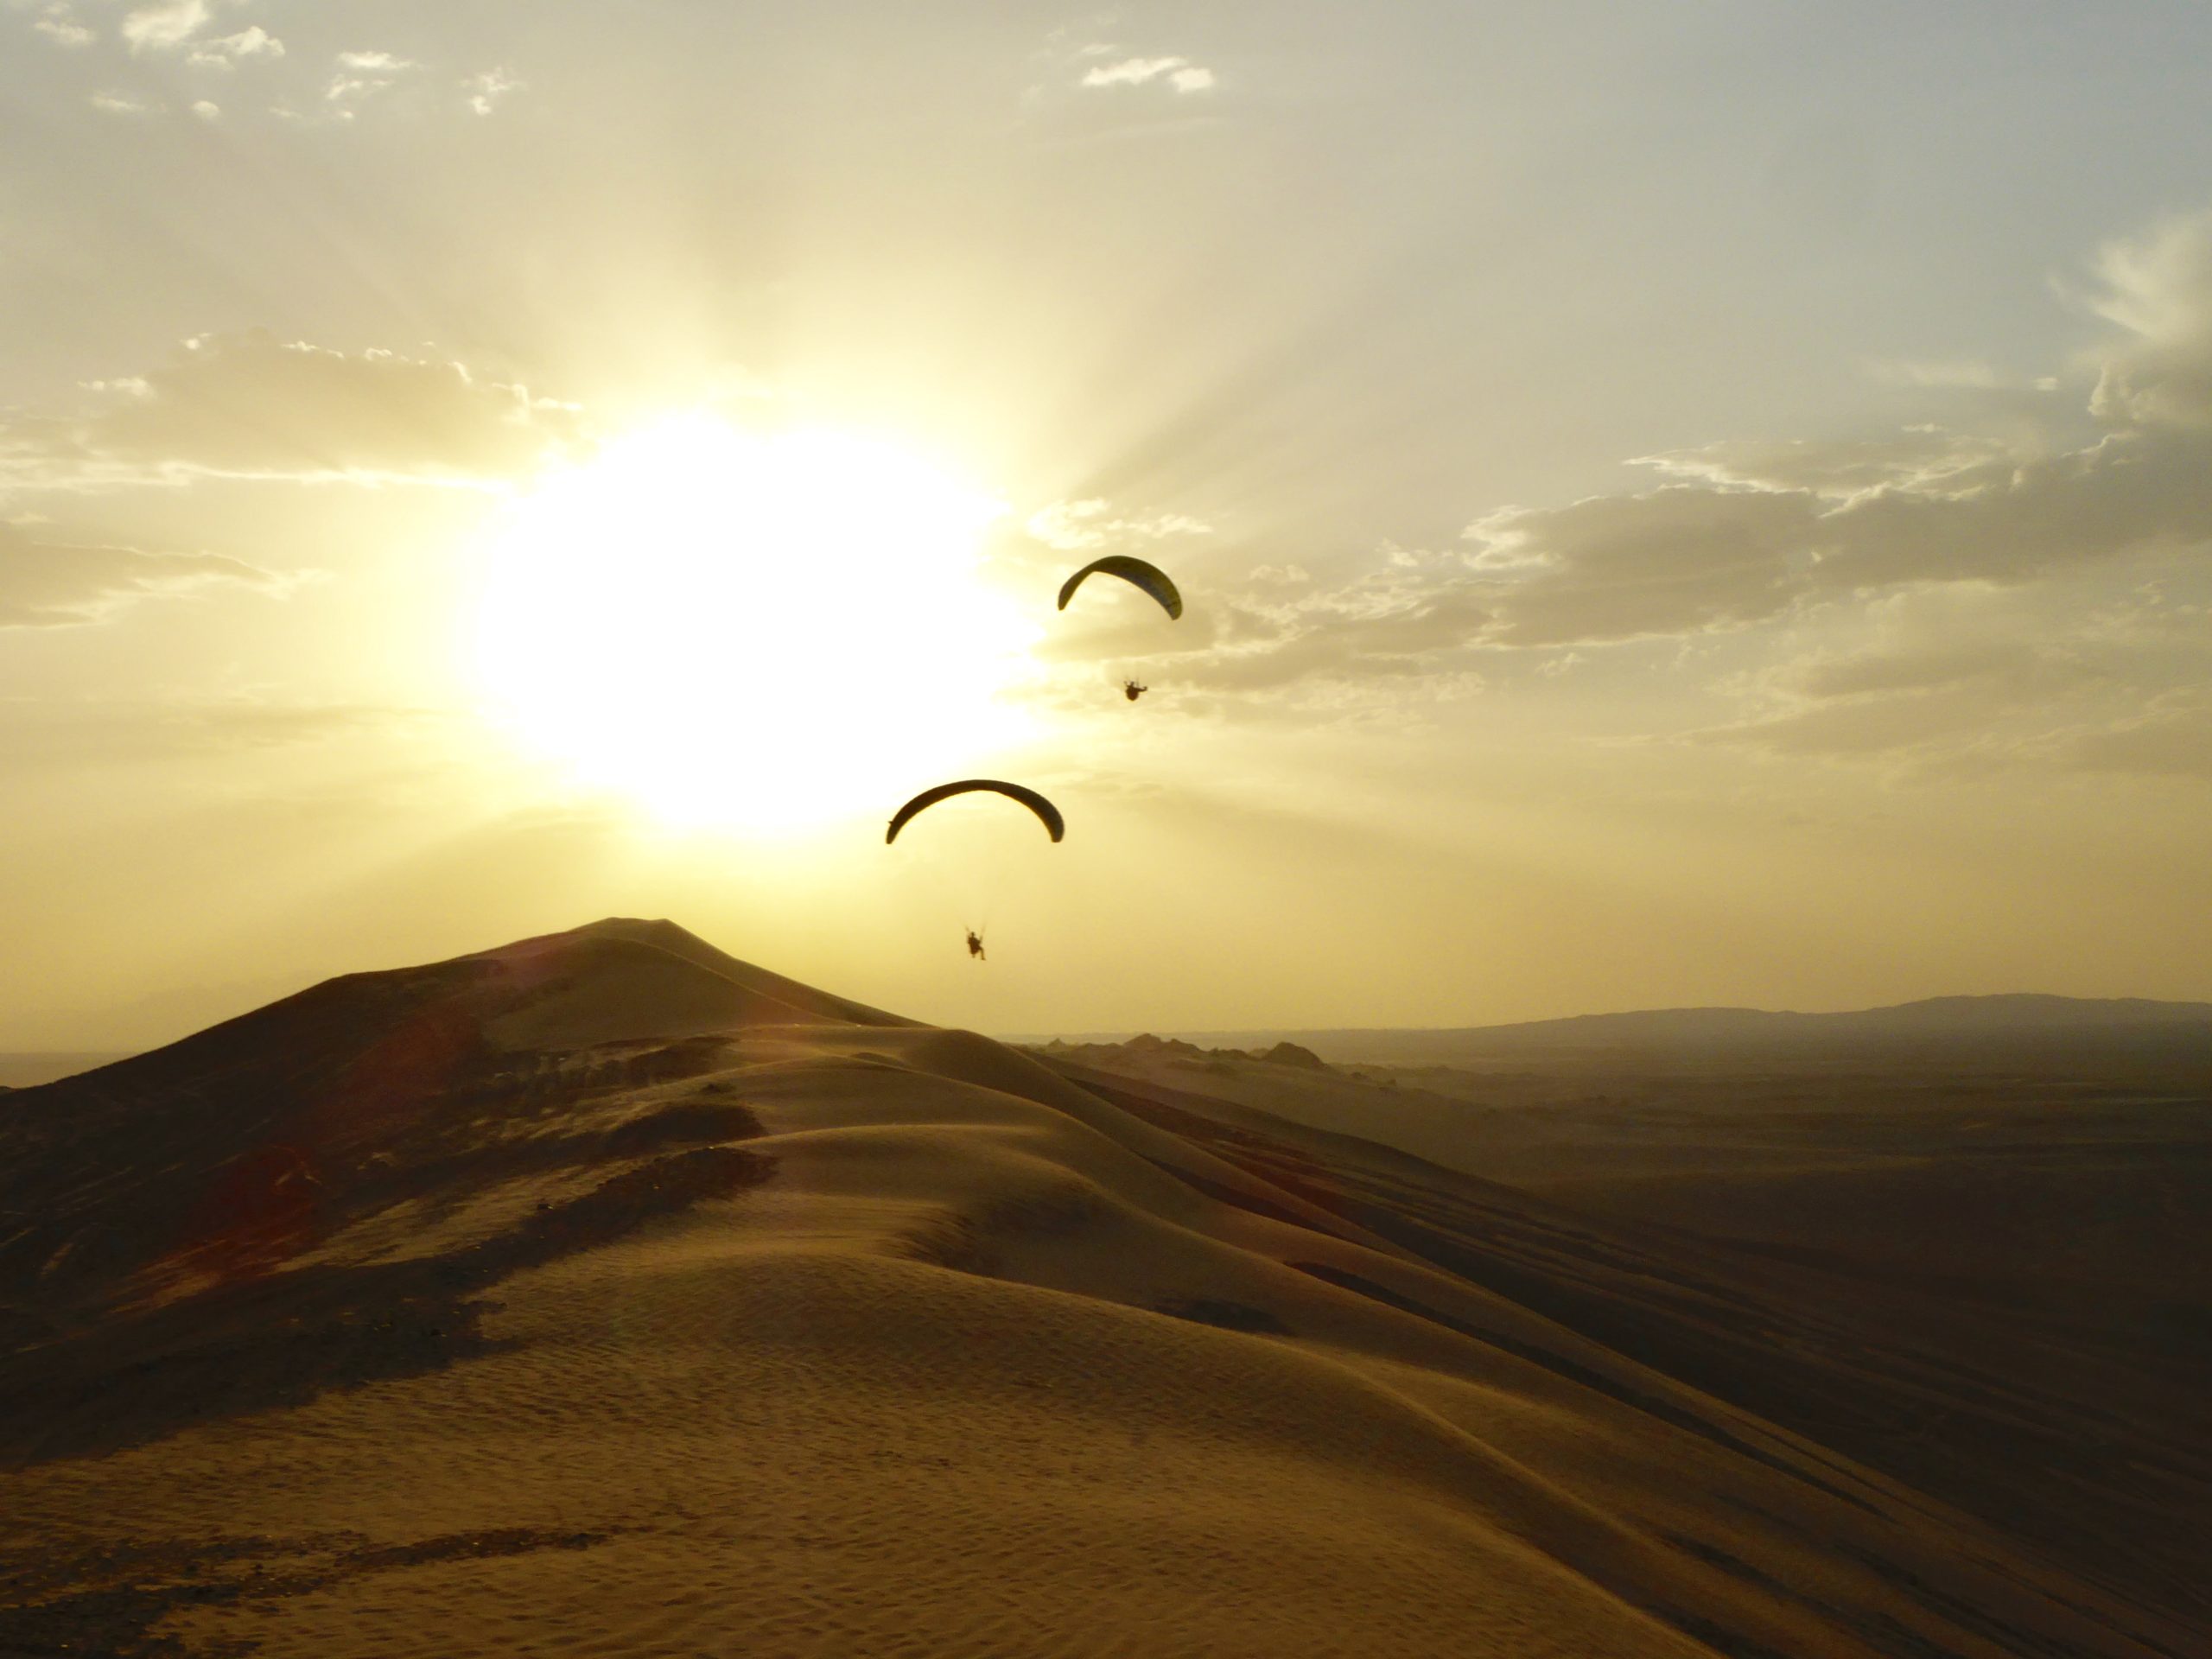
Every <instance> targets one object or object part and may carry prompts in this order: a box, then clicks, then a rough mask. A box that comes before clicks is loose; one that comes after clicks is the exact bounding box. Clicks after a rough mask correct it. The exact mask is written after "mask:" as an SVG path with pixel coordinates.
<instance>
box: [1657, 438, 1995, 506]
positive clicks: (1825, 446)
mask: <svg viewBox="0 0 2212 1659" xmlns="http://www.w3.org/2000/svg"><path fill="white" fill-rule="evenodd" d="M2010 454H2012V450H2011V448H2010V447H2009V446H2008V445H2006V444H2005V443H2003V442H1999V441H1998V440H1996V439H1993V438H1977V437H1972V436H1968V435H1963V434H1960V433H1956V432H1951V431H1948V430H1946V429H1943V428H1942V427H1940V426H1914V427H1907V428H1906V429H1904V431H1902V432H1899V433H1897V434H1896V435H1893V436H1890V437H1886V438H1872V439H1861V440H1828V441H1826V442H1807V441H1805V440H1803V439H1796V438H1785V439H1782V440H1780V441H1765V442H1757V441H1753V442H1740V441H1739V442H1719V443H1708V444H1706V445H1703V446H1702V447H1700V448H1695V449H1675V450H1669V451H1668V452H1665V453H1663V454H1656V455H1640V456H1638V457H1637V460H1636V461H1635V463H1634V464H1635V465H1637V466H1639V467H1652V468H1655V469H1656V470H1657V471H1659V472H1662V473H1664V474H1668V475H1669V476H1670V477H1672V478H1675V479H1688V480H1695V481H1697V482H1700V483H1705V484H1711V485H1716V486H1720V487H1722V488H1724V489H1747V490H1804V491H1808V492H1810V493H1812V494H1815V495H1820V496H1828V497H1833V498H1836V499H1847V498H1849V497H1852V496H1854V495H1861V494H1864V493H1866V492H1867V491H1869V490H1874V489H1880V488H1883V487H1885V486H1891V487H1907V488H1921V489H1928V488H1932V487H1934V486H1937V485H1939V484H1941V483H1942V480H1945V479H1949V478H1956V477H1959V476H1960V475H1961V474H1966V473H1967V472H1969V471H1971V470H1972V469H1973V468H1974V467H1976V466H1978V465H1980V464H1981V463H1983V462H1987V461H2002V460H2005V459H2006V458H2008V457H2009V456H2010Z"/></svg>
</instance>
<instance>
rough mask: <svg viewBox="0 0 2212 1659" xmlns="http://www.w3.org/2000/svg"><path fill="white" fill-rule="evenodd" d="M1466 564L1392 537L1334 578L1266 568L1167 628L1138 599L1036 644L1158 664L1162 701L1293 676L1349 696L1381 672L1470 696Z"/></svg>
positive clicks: (1263, 687)
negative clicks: (1126, 608)
mask: <svg viewBox="0 0 2212 1659" xmlns="http://www.w3.org/2000/svg"><path fill="white" fill-rule="evenodd" d="M1453 569H1460V565H1459V561H1458V560H1457V558H1456V557H1454V556H1451V555H1445V556H1441V557H1439V556H1435V555H1429V554H1421V553H1414V552H1408V551H1407V550H1402V549H1395V548H1393V549H1388V550H1386V563H1384V565H1383V568H1382V569H1379V570H1376V571H1374V572H1372V573H1370V574H1369V575H1365V576H1363V577H1361V578H1359V579H1357V580H1355V581H1352V582H1347V583H1345V584H1344V585H1343V586H1341V587H1338V588H1328V589H1319V588H1315V587H1314V586H1313V584H1312V583H1311V582H1310V581H1306V580H1298V581H1290V580H1286V579H1285V573H1283V572H1281V571H1280V570H1275V569H1264V570H1262V571H1261V572H1255V576H1254V579H1253V580H1252V581H1251V582H1250V583H1249V584H1248V586H1247V588H1246V589H1245V591H1243V593H1241V594H1223V595H1221V596H1219V597H1217V598H1214V599H1212V600H1211V601H1209V602H1207V603H1205V604H1202V605H1197V606H1193V607H1192V609H1191V610H1189V611H1188V612H1186V613H1185V615H1184V617H1183V620H1181V621H1179V622H1178V623H1176V624H1175V625H1174V626H1173V628H1172V629H1170V630H1166V631H1163V629H1162V628H1161V626H1160V623H1159V620H1158V617H1157V615H1156V613H1155V614H1153V615H1149V616H1148V615H1146V614H1145V613H1144V612H1143V609H1142V607H1133V609H1132V612H1131V613H1130V614H1131V615H1132V616H1133V617H1134V619H1135V620H1130V619H1129V617H1128V616H1121V615H1117V614H1116V613H1111V612H1107V613H1091V614H1087V615H1086V616H1085V617H1084V618H1083V619H1081V620H1077V621H1074V622H1071V624H1070V625H1069V626H1067V627H1065V629H1063V630H1062V631H1061V632H1058V634H1057V635H1056V636H1055V637H1054V639H1052V641H1051V642H1050V643H1049V644H1048V645H1046V646H1044V647H1043V648H1042V652H1041V654H1042V655H1043V656H1045V658H1046V659H1047V660H1049V661H1054V662H1058V663H1062V664H1085V665H1087V666H1093V667H1095V666H1096V665H1099V664H1109V663H1110V664H1113V665H1115V667H1116V671H1122V670H1128V671H1135V672H1136V673H1137V675H1138V677H1140V678H1141V677H1144V676H1145V675H1147V674H1151V673H1155V672H1156V673H1158V674H1159V675H1160V676H1162V677H1165V678H1166V679H1167V680H1171V681H1172V683H1173V690H1172V691H1170V692H1168V693H1167V694H1166V697H1165V698H1164V699H1163V700H1164V701H1181V700H1184V699H1185V697H1186V696H1187V694H1190V693H1192V692H1196V693H1198V694H1201V695H1205V694H1215V695H1216V696H1218V697H1226V698H1230V699H1243V698H1251V697H1259V696H1264V695H1268V694H1280V693H1281V692H1282V691H1284V690H1287V689H1289V688H1291V687H1294V686H1298V687H1303V688H1304V689H1305V690H1306V692H1307V693H1308V694H1310V695H1311V696H1314V697H1316V698H1319V699H1322V700H1326V701H1333V702H1344V701H1345V700H1346V699H1347V698H1349V697H1351V696H1357V694H1358V693H1359V692H1360V691H1361V690H1363V689H1368V688H1373V687H1376V686H1380V685H1383V684H1388V685H1389V687H1390V688H1391V691H1392V696H1394V697H1395V698H1396V699H1398V700H1400V701H1403V700H1404V698H1405V697H1406V696H1408V694H1409V693H1410V692H1412V691H1413V690H1414V688H1415V687H1416V686H1417V687H1418V691H1419V693H1420V694H1421V695H1426V696H1463V695H1465V694H1466V693H1468V692H1470V691H1472V690H1477V689H1479V687H1480V686H1481V684H1482V683H1483V677H1482V675H1481V674H1480V673H1479V672H1478V670H1477V668H1476V667H1475V664H1474V660H1473V658H1474V652H1473V649H1472V642H1473V641H1475V640H1477V639H1478V638H1479V637H1480V635H1481V633H1482V632H1483V629H1484V625H1485V624H1486V622H1487V620H1488V613H1487V612H1486V611H1485V610H1484V608H1483V605H1484V601H1483V597H1482V595H1481V594H1480V593H1479V591H1478V588H1477V585H1476V584H1475V583H1474V582H1471V581H1468V580H1465V579H1464V575H1465V573H1464V570H1461V577H1462V579H1460V580H1456V581H1455V580H1453V579H1452V576H1451V575H1450V574H1449V572H1450V571H1451V570H1453ZM1086 687H1087V682H1086ZM1082 695H1084V696H1088V695H1089V693H1088V690H1087V689H1086V690H1084V692H1083V693H1082ZM1216 706H1218V705H1216Z"/></svg>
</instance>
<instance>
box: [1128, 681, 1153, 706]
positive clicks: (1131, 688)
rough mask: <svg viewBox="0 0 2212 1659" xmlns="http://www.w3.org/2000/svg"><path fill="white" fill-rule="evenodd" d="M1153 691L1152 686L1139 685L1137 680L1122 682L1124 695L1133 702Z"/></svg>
mask: <svg viewBox="0 0 2212 1659" xmlns="http://www.w3.org/2000/svg"><path fill="white" fill-rule="evenodd" d="M1149 690H1152V688H1151V687H1150V686H1148V685H1139V684H1138V683H1136V682H1135V680H1123V681H1122V696H1125V697H1127V698H1128V700H1129V701H1130V702H1135V701H1136V700H1137V699H1138V698H1139V697H1141V696H1144V694H1145V693H1146V692H1147V691H1149Z"/></svg>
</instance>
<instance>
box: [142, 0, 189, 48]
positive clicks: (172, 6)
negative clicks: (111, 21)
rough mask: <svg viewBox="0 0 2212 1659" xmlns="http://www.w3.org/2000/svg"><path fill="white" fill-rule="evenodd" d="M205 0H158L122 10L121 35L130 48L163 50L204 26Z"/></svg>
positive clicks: (173, 45) (172, 46)
mask: <svg viewBox="0 0 2212 1659" xmlns="http://www.w3.org/2000/svg"><path fill="white" fill-rule="evenodd" d="M208 16H209V12H208V10H207V0H159V3H157V4H155V5H150V6H141V7H139V8H138V10H136V11H132V12H130V13H127V14H125V16H124V19H123V38H124V40H125V41H128V42H129V43H130V49H131V50H132V51H134V52H163V51H168V50H170V49H171V48H175V47H179V46H181V45H183V44H184V42H185V41H188V40H190V39H191V38H192V37H193V36H194V35H197V34H198V33H199V32H200V30H201V29H205V28H206V27H207V19H208Z"/></svg>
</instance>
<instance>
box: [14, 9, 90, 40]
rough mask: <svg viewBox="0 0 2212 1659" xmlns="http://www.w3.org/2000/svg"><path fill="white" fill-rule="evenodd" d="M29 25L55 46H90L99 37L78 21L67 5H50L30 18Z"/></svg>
mask: <svg viewBox="0 0 2212 1659" xmlns="http://www.w3.org/2000/svg"><path fill="white" fill-rule="evenodd" d="M31 27H32V28H33V29H36V30H37V31H38V32H39V33H40V34H41V35H45V36H46V38H47V39H48V40H49V41H53V42H54V44H55V45H56V46H66V47H72V48H74V47H80V46H90V45H91V44H92V42H93V41H95V40H97V39H99V36H98V35H95V34H93V32H92V30H91V29H87V28H86V27H85V25H84V24H82V23H80V22H78V21H77V20H76V18H75V17H74V16H73V15H72V14H71V12H70V9H69V8H68V7H67V5H50V6H48V7H47V9H46V10H45V11H44V12H43V13H42V14H41V16H37V17H35V18H34V19H32V21H31Z"/></svg>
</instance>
